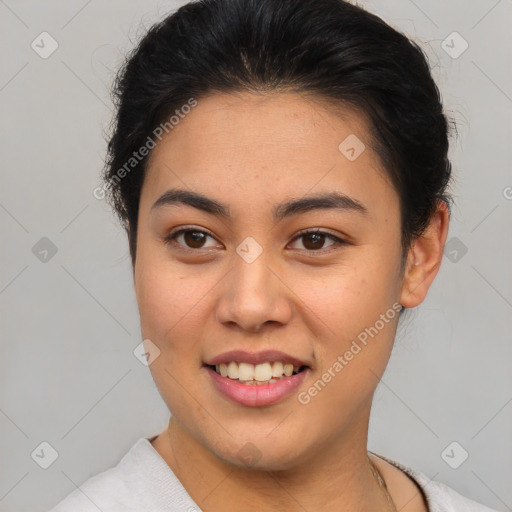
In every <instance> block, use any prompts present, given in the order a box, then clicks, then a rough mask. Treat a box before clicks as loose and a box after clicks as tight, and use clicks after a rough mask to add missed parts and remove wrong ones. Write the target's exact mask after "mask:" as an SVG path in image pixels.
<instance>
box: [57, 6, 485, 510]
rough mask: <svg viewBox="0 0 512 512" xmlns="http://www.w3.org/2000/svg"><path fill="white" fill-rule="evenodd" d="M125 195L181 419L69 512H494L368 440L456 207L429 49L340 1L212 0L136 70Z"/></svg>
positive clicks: (147, 43)
mask: <svg viewBox="0 0 512 512" xmlns="http://www.w3.org/2000/svg"><path fill="white" fill-rule="evenodd" d="M116 94H117V100H118V101H117V107H118V110H117V118H116V123H115V129H114V132H113V135H112V139H111V141H110V144H109V158H108V165H107V167H106V170H105V175H104V178H105V187H104V190H105V192H106V193H107V194H108V197H109V199H110V201H111V203H112V205H113V207H114V209H115V211H116V213H117V214H118V216H119V218H120V220H121V222H122V224H123V226H124V227H125V229H126V232H127V235H128V239H129V246H130V253H131V259H132V263H133V278H134V287H135V293H136V297H137V301H138V306H139V311H140V318H141V329H142V335H143V338H144V347H145V350H146V357H147V360H148V364H149V366H150V369H151V372H152V375H153V378H154V380H155V383H156V385H157V387H158V389H159V392H160V394H161V396H162V398H163V399H164V401H165V402H166V404H167V406H168V407H169V410H170V412H171V414H172V416H171V419H170V421H169V425H168V428H166V429H165V430H164V431H163V432H162V433H161V434H160V435H158V436H155V437H153V438H150V439H148V438H142V439H139V441H137V443H136V444H135V445H134V446H133V447H132V449H131V450H130V452H129V453H128V454H127V455H126V456H125V457H124V458H123V459H122V461H121V462H120V463H119V465H118V466H117V467H116V468H113V469H110V470H109V471H106V472H104V473H101V474H99V475H96V476H95V477H93V478H92V479H90V480H89V481H87V482H86V483H85V484H84V485H83V486H82V487H81V489H80V490H76V491H74V492H73V493H72V494H71V495H70V496H68V497H67V498H66V499H65V500H64V501H63V502H61V503H60V504H59V505H58V506H57V507H56V508H54V509H53V510H54V512H63V511H73V512H76V511H89V510H91V511H92V510H98V509H99V510H102V511H103V512H110V511H121V510H123V511H124V510H151V511H157V510H158V511H160V510H162V511H163V510H166V511H171V510H176V511H177V510H181V511H193V510H197V511H199V510H204V511H207V512H216V511H222V512H230V511H234V510H240V509H244V510H257V511H264V512H267V511H275V510H279V511H302V510H308V511H313V510H323V511H324V512H329V511H341V510H344V511H345V510H346V511H355V510H361V511H379V512H388V511H389V512H391V511H398V510H400V511H402V512H420V511H422V512H423V511H432V512H434V511H436V512H437V511H455V510H457V511H490V510H491V509H489V508H487V507H485V506H483V505H480V504H478V503H476V502H474V501H471V500H469V499H468V498H465V497H463V496H461V495H460V494H458V493H456V492H455V491H454V490H452V489H450V488H449V487H447V486H446V485H443V484H441V483H438V482H434V481H432V482H429V479H428V478H427V477H426V476H425V475H423V474H422V473H419V472H416V471H414V470H413V469H411V468H407V467H405V466H403V465H401V464H400V463H398V462H396V461H392V460H391V459H388V458H386V457H383V456H378V455H376V454H374V453H372V452H368V451H367V435H368V423H369V417H370V410H371V404H372V398H373V394H374V392H375V389H376V387H377V385H378V382H379V379H380V377H381V376H382V374H383V373H384V370H385V368H386V365H387V362H388V359H389V356H390V353H391V349H392V347H393V342H394V338H395V334H396V330H397V325H398V321H399V317H400V316H401V315H402V314H403V311H404V310H405V309H406V308H414V307H416V306H418V305H419V304H421V303H422V301H423V300H424V299H425V297H426V295H427V292H428V289H429V287H430V285H431V284H432V282H433V280H434V278H435V276H436V274H437V272H438V270H439V266H440V264H441V260H442V255H443V247H444V244H445V241H446V236H447V232H448V225H449V204H450V202H451V200H450V197H449V195H448V194H447V187H448V184H449V182H450V170H451V166H450V162H449V160H448V158H447V152H448V122H447V119H446V117H445V115H444V114H443V108H442V104H441V100H440V96H439V92H438V89H437V87H436V85H435V83H434V81H433V79H432V77H431V75H430V70H429V66H428V64H427V61H426V59H425V56H424V55H423V53H422V51H421V50H420V49H419V48H418V46H416V45H415V44H414V43H413V42H411V41H409V40H408V39H407V38H406V37H405V36H404V35H402V34H400V33H398V32H397V31H395V30H394V29H392V28H391V27H390V26H388V25H387V24H385V23H384V22H383V21H382V20H381V19H380V18H378V17H376V16H374V15H372V14H370V13H368V12H366V11H364V10H363V9H361V8H359V7H356V6H354V5H351V4H350V3H348V2H345V1H342V0H315V1H312V0H311V1H300V2H299V1H294V0H205V1H202V2H193V3H190V4H187V5H185V6H184V7H182V8H180V9H179V10H178V11H177V12H176V13H175V14H173V15H172V16H169V17H168V18H166V19H165V20H164V21H162V22H161V23H159V24H157V25H155V26H154V27H152V28H151V29H150V30H149V32H148V33H147V35H146V36H145V37H144V39H143V40H142V41H141V43H140V44H139V45H138V47H137V48H136V49H135V50H134V52H133V53H132V54H131V55H130V57H129V59H128V60H127V62H126V64H125V66H124V67H123V69H122V70H121V72H120V75H119V79H118V81H117V84H116Z"/></svg>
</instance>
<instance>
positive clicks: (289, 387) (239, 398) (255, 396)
mask: <svg viewBox="0 0 512 512" xmlns="http://www.w3.org/2000/svg"><path fill="white" fill-rule="evenodd" d="M234 360H235V359H230V361H234ZM266 361H268V359H266ZM221 362H223V361H221ZM217 364H220V363H217ZM253 364H254V363H253ZM205 368H206V371H207V372H208V374H209V375H210V377H211V379H212V382H213V384H214V386H215V387H216V389H217V390H218V391H219V392H220V393H221V394H222V395H224V396H225V397H227V398H229V399H231V400H232V401H233V402H236V403H238V404H241V405H245V406H247V407H263V406H265V405H272V404H275V403H277V402H280V401H281V400H283V399H284V398H286V397H287V396H289V395H290V394H291V393H293V391H295V389H297V387H298V386H300V384H302V382H303V381H304V379H305V378H306V377H307V375H308V374H309V372H310V371H311V370H310V368H306V369H305V370H302V371H301V372H299V373H296V374H294V375H292V376H290V377H281V378H280V379H279V380H278V381H276V382H272V383H270V384H261V385H259V384H242V383H240V382H238V381H237V380H233V379H230V378H229V377H223V376H222V375H219V374H218V373H217V372H216V371H215V370H212V368H209V367H208V366H205Z"/></svg>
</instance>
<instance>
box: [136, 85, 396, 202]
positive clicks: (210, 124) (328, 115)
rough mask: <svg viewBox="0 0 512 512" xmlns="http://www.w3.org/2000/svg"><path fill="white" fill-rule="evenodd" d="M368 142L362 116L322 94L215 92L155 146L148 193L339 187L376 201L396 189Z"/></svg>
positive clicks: (265, 193) (246, 193)
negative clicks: (172, 190) (328, 101)
mask: <svg viewBox="0 0 512 512" xmlns="http://www.w3.org/2000/svg"><path fill="white" fill-rule="evenodd" d="M345 141H348V142H347V143H345ZM371 144H372V141H371V139H370V129H369V124H368V121H367V119H366V118H365V117H363V116H362V115H360V114H358V113H357V112H356V111H355V110H353V109H350V108H344V109H339V108H338V109H336V110H334V109H333V108H332V106H331V105H329V104H328V103H327V102H325V101H323V100H321V99H319V98H315V97H312V96H305V95H302V94H297V93H274V92H273V93H266V94H253V93H247V92H244V93H236V94H224V93H223V94H211V95H209V96H207V97H204V98H200V99H199V100H198V103H197V106H195V107H194V108H192V109H191V111H190V113H188V114H186V115H184V116H183V117H182V118H181V119H180V120H179V123H178V124H176V125H175V126H174V127H173V129H172V130H171V131H170V132H169V133H168V134H166V135H165V136H164V137H163V138H162V140H161V142H159V143H158V144H157V146H156V147H155V149H154V150H153V152H152V154H151V157H150V159H149V161H148V164H147V174H146V178H145V182H144V188H143V195H144V190H146V193H147V194H150V195H151V196H152V197H153V200H155V199H156V197H155V194H156V193H158V192H160V193H161V192H163V191H165V189H167V188H171V187H177V186H179V187H180V188H188V189H190V190H194V191H197V192H200V193H204V194H207V195H210V196H212V195H214V196H217V197H219V194H222V197H226V196H228V197H229V196H231V197H232V198H233V200H236V199H237V198H238V199H239V200H240V201H244V200H246V201H251V200H253V199H254V197H259V198H261V199H264V198H266V197H269V196H270V195H276V196H283V195H284V196H286V195H290V194H292V195H293V196H300V195H305V194H306V193H307V192H308V191H310V192H324V191H326V190H335V191H338V192H341V193H344V194H347V195H351V196H356V197H357V196H359V199H360V200H361V202H364V198H365V196H366V199H367V201H370V200H372V199H373V200H374V202H375V201H377V203H378V202H379V201H380V202H382V201H383V200H384V199H385V196H386V194H387V196H393V195H394V189H393V187H392V186H391V184H390V182H389V179H388V177H387V173H386V172H385V170H384V169H383V167H382V166H381V164H380V161H379V159H378V157H377V155H376V153H375V152H374V151H373V150H372V149H371ZM340 145H341V146H340ZM347 148H348V149H349V150H351V149H352V148H353V149H354V151H355V152H356V158H353V156H354V151H352V153H350V152H349V153H346V150H347ZM360 151H362V152H360ZM359 152H360V154H359ZM371 196H374V197H373V198H372V197H371ZM394 199H395V200H396V197H394Z"/></svg>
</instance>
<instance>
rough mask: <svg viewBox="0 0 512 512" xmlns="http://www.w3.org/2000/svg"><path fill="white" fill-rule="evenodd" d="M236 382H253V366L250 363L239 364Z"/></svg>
mask: <svg viewBox="0 0 512 512" xmlns="http://www.w3.org/2000/svg"><path fill="white" fill-rule="evenodd" d="M229 364H231V363H229ZM258 366H259V365H258ZM238 380H254V365H253V364H250V363H240V364H239V365H238Z"/></svg>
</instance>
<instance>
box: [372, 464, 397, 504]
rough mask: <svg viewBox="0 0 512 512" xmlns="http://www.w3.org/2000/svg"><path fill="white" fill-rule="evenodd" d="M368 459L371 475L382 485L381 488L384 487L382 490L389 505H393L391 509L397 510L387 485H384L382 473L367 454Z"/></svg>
mask: <svg viewBox="0 0 512 512" xmlns="http://www.w3.org/2000/svg"><path fill="white" fill-rule="evenodd" d="M368 460H369V461H370V467H371V469H372V472H373V476H374V477H375V479H376V480H377V482H378V483H379V485H380V487H382V489H384V492H385V493H386V498H387V500H388V502H389V503H390V504H391V506H392V507H393V510H394V511H395V512H398V509H397V508H396V505H395V502H394V501H393V498H392V497H391V494H389V490H388V486H387V485H386V482H385V480H384V478H382V475H381V474H380V471H379V470H378V469H377V466H375V464H374V463H373V461H372V460H371V459H370V457H369V456H368Z"/></svg>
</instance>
